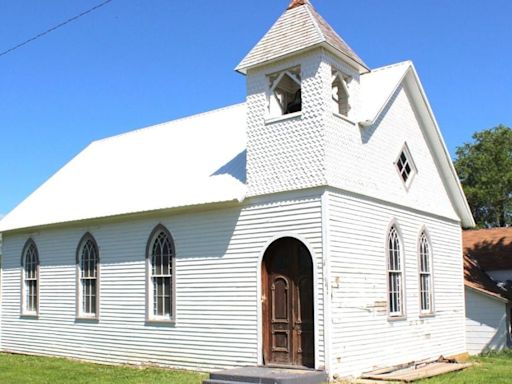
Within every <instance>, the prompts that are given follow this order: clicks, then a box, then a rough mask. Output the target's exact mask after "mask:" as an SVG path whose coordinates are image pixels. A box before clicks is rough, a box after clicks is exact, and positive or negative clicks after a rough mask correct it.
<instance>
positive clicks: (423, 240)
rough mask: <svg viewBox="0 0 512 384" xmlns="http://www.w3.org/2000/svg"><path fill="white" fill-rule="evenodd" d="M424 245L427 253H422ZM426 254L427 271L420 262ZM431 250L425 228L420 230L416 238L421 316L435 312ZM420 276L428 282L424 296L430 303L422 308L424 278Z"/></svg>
mask: <svg viewBox="0 0 512 384" xmlns="http://www.w3.org/2000/svg"><path fill="white" fill-rule="evenodd" d="M424 245H426V247H427V254H426V255H425V254H424V250H425V247H424ZM425 256H426V260H427V264H428V271H426V270H423V268H422V266H423V265H425V263H422V261H423V257H425ZM433 261H434V258H433V252H432V243H431V241H430V236H429V234H428V232H427V230H426V229H423V230H422V231H421V232H420V235H419V238H418V294H419V309H420V315H421V316H430V315H433V314H434V313H435V305H434V265H433ZM422 277H426V281H427V282H428V288H429V289H428V291H426V295H427V296H426V297H427V299H428V302H429V304H430V306H429V308H427V309H424V308H423V304H424V296H423V291H424V290H423V289H422V288H423V287H422V282H423V281H424V279H422Z"/></svg>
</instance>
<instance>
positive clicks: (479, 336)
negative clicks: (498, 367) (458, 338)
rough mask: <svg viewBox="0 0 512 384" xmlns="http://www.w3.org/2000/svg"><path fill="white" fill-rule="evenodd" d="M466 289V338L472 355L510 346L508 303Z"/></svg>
mask: <svg viewBox="0 0 512 384" xmlns="http://www.w3.org/2000/svg"><path fill="white" fill-rule="evenodd" d="M465 291H466V332H467V335H466V339H467V349H468V352H469V353H470V354H472V355H477V354H479V353H482V352H487V351H500V350H502V349H504V348H507V347H509V346H510V331H509V329H510V319H509V316H508V311H507V304H506V303H505V302H504V301H502V300H499V299H496V298H493V297H491V296H489V295H486V294H484V293H482V292H478V291H475V290H474V289H471V288H469V287H466V288H465Z"/></svg>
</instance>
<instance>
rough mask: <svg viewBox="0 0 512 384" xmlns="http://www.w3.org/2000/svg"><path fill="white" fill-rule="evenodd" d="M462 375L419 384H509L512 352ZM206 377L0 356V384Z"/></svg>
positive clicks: (184, 382) (183, 381)
mask: <svg viewBox="0 0 512 384" xmlns="http://www.w3.org/2000/svg"><path fill="white" fill-rule="evenodd" d="M471 362H472V363H474V366H473V367H471V368H468V369H466V370H464V371H460V372H455V373H450V374H446V375H443V376H438V377H434V378H432V379H428V380H423V381H421V382H419V383H420V384H446V383H449V384H491V383H492V384H508V383H512V351H508V352H502V353H493V354H488V355H484V356H480V357H476V358H473V359H472V360H471ZM206 377H207V375H206V374H202V373H195V372H184V371H171V370H166V369H159V368H144V369H139V368H132V367H119V366H108V365H98V364H90V363H82V362H79V361H74V360H68V359H58V358H50V357H37V356H24V355H10V354H4V353H0V383H2V384H11V383H12V384H69V383H73V384H82V383H84V384H85V383H87V384H99V383H102V384H103V383H113V384H143V383H144V384H160V383H162V384H163V383H165V384H200V383H201V382H202V380H203V379H205V378H206Z"/></svg>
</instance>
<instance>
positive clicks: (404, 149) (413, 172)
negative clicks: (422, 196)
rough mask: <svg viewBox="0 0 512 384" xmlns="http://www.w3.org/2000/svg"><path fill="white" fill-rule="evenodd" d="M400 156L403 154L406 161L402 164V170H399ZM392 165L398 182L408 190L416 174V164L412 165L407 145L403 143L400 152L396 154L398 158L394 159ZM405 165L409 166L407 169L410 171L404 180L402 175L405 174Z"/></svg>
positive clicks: (412, 161)
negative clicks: (398, 179)
mask: <svg viewBox="0 0 512 384" xmlns="http://www.w3.org/2000/svg"><path fill="white" fill-rule="evenodd" d="M402 154H404V156H405V158H406V161H405V162H404V163H403V168H402V169H400V162H401V157H402ZM394 164H395V169H396V171H397V173H398V176H399V177H400V180H401V181H402V183H403V184H404V186H405V188H406V189H409V187H410V186H411V184H412V181H413V179H414V177H415V176H416V174H417V173H418V169H417V168H416V164H415V163H414V160H413V158H412V156H411V151H410V150H409V146H408V145H407V143H404V145H403V146H402V149H401V150H400V153H399V154H398V157H397V158H396V160H395V163H394ZM406 165H409V168H410V170H411V171H410V172H409V175H408V176H407V180H404V178H403V174H404V173H405V167H406Z"/></svg>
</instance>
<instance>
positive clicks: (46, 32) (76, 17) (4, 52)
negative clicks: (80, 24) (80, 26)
mask: <svg viewBox="0 0 512 384" xmlns="http://www.w3.org/2000/svg"><path fill="white" fill-rule="evenodd" d="M111 1H112V0H105V1H104V2H103V3H100V4H98V5H96V6H94V7H92V8H89V9H88V10H87V11H84V12H82V13H80V14H79V15H76V16H74V17H72V18H71V19H67V20H66V21H64V22H62V23H60V24H58V25H56V26H54V27H52V28H50V29H48V30H46V31H44V32H41V33H40V34H38V35H35V36H34V37H31V38H30V39H28V40H25V41H24V42H22V43H19V44H18V45H15V46H14V47H12V48H9V49H8V50H6V51H3V52H1V53H0V57H2V56H4V55H7V54H8V53H11V52H12V51H15V50H17V49H18V48H21V47H23V46H24V45H27V44H28V43H31V42H33V41H34V40H37V39H39V38H40V37H43V36H45V35H47V34H49V33H50V32H53V31H55V30H56V29H59V28H60V27H63V26H65V25H66V24H69V23H71V22H73V21H75V20H76V19H79V18H80V17H82V16H85V15H87V14H88V13H91V12H93V11H95V10H97V9H98V8H101V7H103V6H105V5H107V4H108V3H110V2H111Z"/></svg>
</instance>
